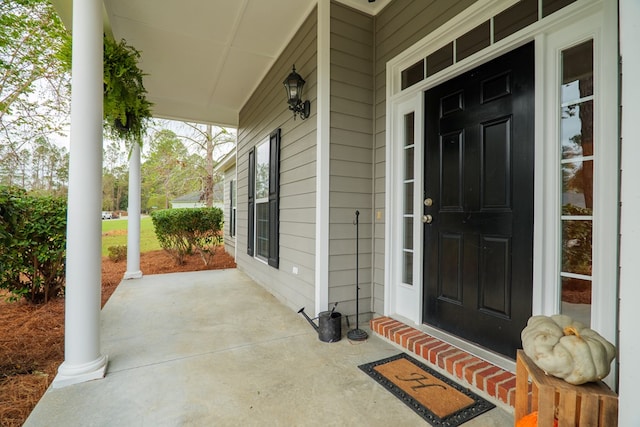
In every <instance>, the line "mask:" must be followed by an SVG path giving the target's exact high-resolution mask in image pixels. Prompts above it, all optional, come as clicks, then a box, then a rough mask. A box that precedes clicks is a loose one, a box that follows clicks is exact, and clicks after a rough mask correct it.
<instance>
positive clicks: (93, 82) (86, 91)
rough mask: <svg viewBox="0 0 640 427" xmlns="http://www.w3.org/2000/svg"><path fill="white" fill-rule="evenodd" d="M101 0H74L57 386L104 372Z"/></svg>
mask: <svg viewBox="0 0 640 427" xmlns="http://www.w3.org/2000/svg"><path fill="white" fill-rule="evenodd" d="M102 31H103V23H102V1H101V0H76V1H74V2H73V63H72V94H71V143H70V148H69V198H68V211H67V269H66V297H65V341H64V345H65V352H64V353H65V354H64V362H63V363H62V365H60V368H59V369H58V375H57V376H56V378H55V379H54V381H53V387H54V388H59V387H64V386H67V385H71V384H76V383H80V382H84V381H89V380H93V379H97V378H102V377H104V375H105V371H106V368H107V358H106V356H103V355H101V354H100V291H101V274H102V272H101V268H102V265H101V262H102V255H101V239H102V233H101V229H102V228H101V227H102V226H101V216H100V212H101V210H102V91H103V89H102V82H103V77H102V73H103V71H102V68H103V65H102V43H103V41H102Z"/></svg>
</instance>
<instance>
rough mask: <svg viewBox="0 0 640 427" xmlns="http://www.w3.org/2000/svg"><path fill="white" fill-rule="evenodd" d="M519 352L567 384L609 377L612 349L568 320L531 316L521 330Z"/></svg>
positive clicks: (560, 317) (559, 316)
mask: <svg viewBox="0 0 640 427" xmlns="http://www.w3.org/2000/svg"><path fill="white" fill-rule="evenodd" d="M521 337H522V348H523V349H524V352H525V354H526V355H527V356H529V358H531V360H533V361H534V363H535V364H536V365H538V367H540V369H542V370H543V371H545V372H546V373H547V374H550V375H553V376H554V377H558V378H562V379H564V380H565V381H566V382H568V383H570V384H576V385H577V384H584V383H587V382H590V381H597V380H601V379H602V378H604V377H606V376H607V375H608V374H609V370H610V369H611V362H612V361H613V359H614V358H615V355H616V348H615V346H614V345H613V344H611V343H610V342H609V341H607V340H606V339H604V338H603V337H602V336H600V334H598V333H597V332H595V331H594V330H592V329H589V328H587V327H586V326H585V325H583V324H582V323H580V322H577V321H574V320H573V319H571V318H570V317H569V316H565V315H562V314H556V315H553V316H551V317H548V316H532V317H531V318H530V319H529V320H528V321H527V326H526V327H525V328H524V329H523V330H522V334H521Z"/></svg>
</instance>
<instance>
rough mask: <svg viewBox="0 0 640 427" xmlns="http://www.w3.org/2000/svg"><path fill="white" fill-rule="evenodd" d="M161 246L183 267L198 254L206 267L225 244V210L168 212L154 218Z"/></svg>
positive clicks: (198, 209) (173, 210)
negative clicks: (185, 261) (217, 247)
mask: <svg viewBox="0 0 640 427" xmlns="http://www.w3.org/2000/svg"><path fill="white" fill-rule="evenodd" d="M151 219H152V220H153V225H154V227H155V230H156V236H157V237H158V241H159V242H160V246H162V248H163V249H164V250H165V251H167V252H168V253H169V255H171V256H172V257H173V258H174V259H175V261H176V264H178V265H181V264H182V263H183V262H184V257H185V256H186V255H190V254H192V253H193V251H194V250H195V251H197V252H198V253H199V254H200V256H201V257H202V261H203V262H204V264H205V265H209V261H210V260H211V257H212V256H213V255H214V254H215V246H216V245H218V244H220V243H221V241H222V237H221V230H222V224H223V214H222V210H221V209H218V208H197V209H189V208H181V209H164V210H159V211H155V212H153V213H152V214H151Z"/></svg>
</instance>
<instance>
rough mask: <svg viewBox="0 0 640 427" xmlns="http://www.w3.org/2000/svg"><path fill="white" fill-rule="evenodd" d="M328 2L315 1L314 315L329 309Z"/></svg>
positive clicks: (329, 44)
mask: <svg viewBox="0 0 640 427" xmlns="http://www.w3.org/2000/svg"><path fill="white" fill-rule="evenodd" d="M330 31H331V2H330V0H318V59H317V60H318V80H317V103H316V107H317V112H316V123H317V130H316V239H315V240H316V247H315V250H316V261H315V312H316V314H317V313H320V312H321V311H324V310H327V308H328V306H329V175H330V169H329V161H330V159H329V157H330V156H329V155H330V152H329V149H330V147H329V142H330V132H331V129H330V114H331V111H330V95H331V94H330V87H331V74H330V73H331V68H330V66H331V52H330V49H331V33H330Z"/></svg>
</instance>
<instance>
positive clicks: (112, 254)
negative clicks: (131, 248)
mask: <svg viewBox="0 0 640 427" xmlns="http://www.w3.org/2000/svg"><path fill="white" fill-rule="evenodd" d="M107 250H108V251H109V259H110V260H111V261H113V262H119V261H124V260H125V259H127V245H117V246H109V247H108V248H107Z"/></svg>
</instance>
